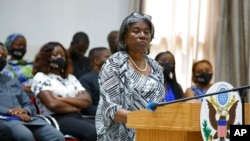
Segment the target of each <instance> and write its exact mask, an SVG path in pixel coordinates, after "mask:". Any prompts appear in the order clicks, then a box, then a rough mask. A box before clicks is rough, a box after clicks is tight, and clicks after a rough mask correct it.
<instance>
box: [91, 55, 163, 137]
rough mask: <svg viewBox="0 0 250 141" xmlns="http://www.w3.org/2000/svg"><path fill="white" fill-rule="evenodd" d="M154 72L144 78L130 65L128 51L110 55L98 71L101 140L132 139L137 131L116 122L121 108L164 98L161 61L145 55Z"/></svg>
mask: <svg viewBox="0 0 250 141" xmlns="http://www.w3.org/2000/svg"><path fill="white" fill-rule="evenodd" d="M144 58H145V59H146V61H147V63H148V64H149V65H150V66H151V73H150V75H148V76H144V77H142V76H141V75H140V74H138V73H137V72H135V71H134V70H133V69H132V68H131V67H130V65H129V64H128V54H127V53H125V52H121V51H119V52H117V53H115V54H113V55H112V56H110V57H109V59H108V60H107V61H106V63H105V64H104V65H103V67H102V69H101V71H100V73H99V85H100V101H99V105H98V108H97V112H96V129H97V135H98V137H97V140H98V141H132V140H133V139H134V130H133V129H129V128H127V127H126V124H122V123H115V122H114V117H115V114H116V112H117V110H118V109H120V108H124V109H127V110H129V111H135V110H139V109H144V108H145V107H146V106H147V104H148V101H149V100H152V101H154V102H163V101H164V92H165V90H164V85H163V79H164V78H163V73H162V70H161V67H160V66H159V64H158V63H157V62H156V61H155V60H153V59H150V58H148V57H147V56H146V55H145V56H144Z"/></svg>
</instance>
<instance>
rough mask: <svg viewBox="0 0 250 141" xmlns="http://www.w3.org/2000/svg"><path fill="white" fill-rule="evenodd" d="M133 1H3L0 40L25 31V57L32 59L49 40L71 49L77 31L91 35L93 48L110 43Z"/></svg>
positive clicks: (0, 15) (0, 2) (0, 9)
mask: <svg viewBox="0 0 250 141" xmlns="http://www.w3.org/2000/svg"><path fill="white" fill-rule="evenodd" d="M132 1H133V0H0V17H1V19H0V41H1V42H5V40H6V37H7V36H8V35H10V34H12V33H22V34H23V35H24V36H25V37H26V39H27V50H28V52H27V54H26V55H25V58H26V59H29V60H32V59H33V58H34V56H35V54H36V53H37V51H38V50H39V48H40V47H41V46H42V45H43V44H45V43H46V42H48V41H59V42H61V43H62V44H63V45H64V46H65V47H66V48H68V46H69V44H70V42H71V39H72V36H73V35H74V33H75V32H78V31H84V32H86V33H87V34H88V35H89V38H90V48H92V47H95V46H108V44H107V34H108V33H109V32H110V31H111V30H113V29H117V30H118V29H119V27H120V24H121V22H122V20H123V19H124V18H125V17H126V16H127V15H128V14H130V12H131V11H133V10H131V8H132V9H133V8H134V7H133V6H132V4H134V2H132ZM88 51H89V50H88ZM86 55H87V53H86Z"/></svg>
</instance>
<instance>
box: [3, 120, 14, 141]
mask: <svg viewBox="0 0 250 141" xmlns="http://www.w3.org/2000/svg"><path fill="white" fill-rule="evenodd" d="M11 136H12V134H11V130H10V129H9V127H8V126H6V125H3V124H1V123H0V141H11Z"/></svg>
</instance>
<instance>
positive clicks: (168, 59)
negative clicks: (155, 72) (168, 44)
mask: <svg viewBox="0 0 250 141" xmlns="http://www.w3.org/2000/svg"><path fill="white" fill-rule="evenodd" d="M155 60H156V61H157V62H159V64H160V65H161V66H162V68H163V74H164V86H165V101H172V100H176V99H180V98H183V94H184V93H183V90H182V87H181V85H180V84H179V83H178V82H177V80H176V74H175V58H174V55H173V54H172V53H171V52H170V51H165V52H160V53H159V54H157V55H156V57H155Z"/></svg>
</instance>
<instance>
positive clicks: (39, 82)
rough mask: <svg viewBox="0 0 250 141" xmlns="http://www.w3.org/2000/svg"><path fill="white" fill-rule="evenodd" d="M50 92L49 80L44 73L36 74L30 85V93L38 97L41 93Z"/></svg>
mask: <svg viewBox="0 0 250 141" xmlns="http://www.w3.org/2000/svg"><path fill="white" fill-rule="evenodd" d="M44 90H50V91H51V90H52V87H51V81H50V78H49V77H48V76H47V75H45V74H44V73H41V72H38V73H37V74H36V75H35V76H34V78H33V82H32V85H31V91H32V92H33V93H34V94H35V95H38V94H39V93H40V92H41V91H44Z"/></svg>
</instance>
